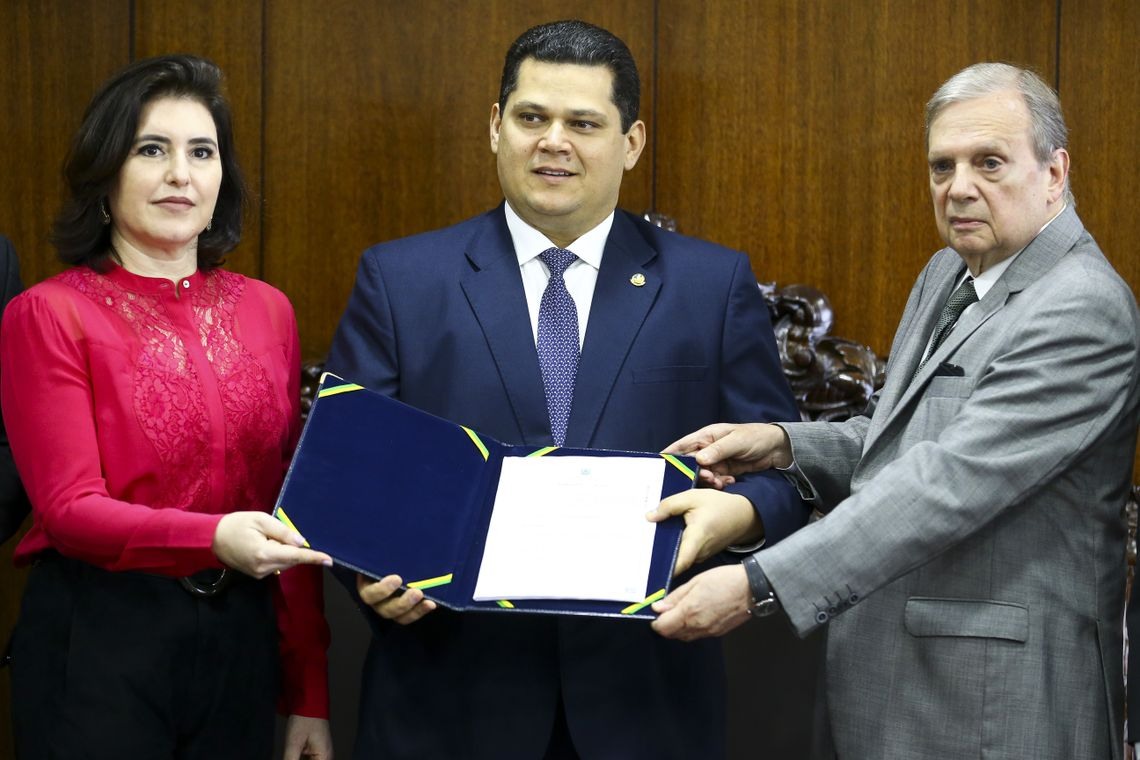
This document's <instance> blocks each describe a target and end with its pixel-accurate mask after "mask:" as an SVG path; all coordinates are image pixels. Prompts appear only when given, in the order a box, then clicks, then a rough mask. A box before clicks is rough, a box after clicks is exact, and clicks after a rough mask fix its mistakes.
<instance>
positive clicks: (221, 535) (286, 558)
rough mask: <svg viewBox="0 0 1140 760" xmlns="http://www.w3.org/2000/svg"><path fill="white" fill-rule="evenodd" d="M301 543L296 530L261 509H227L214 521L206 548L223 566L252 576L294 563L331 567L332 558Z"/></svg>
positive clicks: (275, 570) (303, 542)
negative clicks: (219, 518) (210, 541)
mask: <svg viewBox="0 0 1140 760" xmlns="http://www.w3.org/2000/svg"><path fill="white" fill-rule="evenodd" d="M304 545H305V539H304V538H302V537H301V535H300V534H299V533H297V531H295V530H290V529H289V528H287V527H285V525H284V524H283V523H282V522H281V521H280V520H276V519H274V518H272V517H270V516H269V515H267V514H265V513H264V512H231V513H230V514H228V515H226V516H225V517H223V518H222V519H221V520H219V521H218V527H217V528H216V529H215V530H214V541H213V544H212V545H211V547H210V548H211V549H213V551H214V556H216V557H217V558H218V559H219V560H220V561H221V563H222V564H223V565H225V566H227V567H231V568H233V569H234V570H238V571H240V572H243V573H245V574H246V575H252V576H253V577H254V578H264V577H265V576H267V575H269V574H270V573H274V572H278V571H280V570H286V569H288V568H290V567H293V566H294V565H325V566H326V567H331V566H332V557H330V556H329V555H327V554H325V553H324V552H317V551H313V550H312V549H304V548H302V547H304Z"/></svg>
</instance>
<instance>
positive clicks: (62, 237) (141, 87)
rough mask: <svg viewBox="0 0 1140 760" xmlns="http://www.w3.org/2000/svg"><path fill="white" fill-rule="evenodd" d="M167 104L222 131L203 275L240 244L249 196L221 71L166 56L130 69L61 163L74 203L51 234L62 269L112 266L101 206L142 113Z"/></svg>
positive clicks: (202, 245)
mask: <svg viewBox="0 0 1140 760" xmlns="http://www.w3.org/2000/svg"><path fill="white" fill-rule="evenodd" d="M163 97H176V98H189V99H190V100H194V101H197V102H198V103H201V104H202V105H203V106H205V108H206V110H207V111H209V112H210V116H212V117H213V119H214V127H215V128H216V129H217V131H218V151H219V153H220V157H221V161H222V185H221V189H220V190H219V192H218V201H217V205H216V206H215V207H214V216H213V219H212V220H211V225H210V229H209V230H205V231H204V232H202V234H201V235H199V236H198V268H199V269H201V270H203V271H205V270H209V269H213V268H215V267H217V266H220V265H221V264H222V263H223V260H222V257H223V256H224V255H225V254H226V253H228V252H229V251H231V250H233V247H234V246H235V245H237V244H238V241H239V240H241V224H242V214H243V212H244V210H245V206H246V205H247V204H248V202H249V194H248V191H247V190H246V186H245V180H244V179H243V177H242V172H241V167H240V166H239V165H238V161H237V156H236V155H235V151H234V136H233V120H232V118H231V116H230V107H229V104H228V103H227V102H226V99H225V97H224V96H223V95H222V71H221V69H219V68H218V66H217V64H215V63H213V62H212V61H209V60H206V59H205V58H199V57H198V56H194V55H164V56H160V57H157V58H146V59H143V60H140V61H136V62H135V63H132V64H131V65H130V66H127V67H126V68H125V69H123V70H122V71H120V72H119V73H117V74H115V75H114V76H113V77H111V79H109V80H108V81H107V82H106V83H105V84H104V85H103V87H102V88H101V89H100V90H99V91H98V92H97V93H95V97H93V98H92V99H91V103H90V104H89V105H88V106H87V111H86V112H85V113H84V115H83V123H82V124H81V125H80V127H79V131H78V132H76V133H75V137H74V139H73V140H72V143H71V149H70V151H68V154H67V159H66V160H65V161H64V163H63V177H64V181H65V182H66V184H67V189H68V193H69V195H68V198H67V200H66V201H65V202H64V204H63V208H62V209H61V210H60V213H59V216H58V217H56V220H55V224H54V225H53V227H52V243H54V244H55V247H56V250H57V251H58V252H59V258H60V259H61V260H62V261H63V262H64V263H67V264H73V265H74V264H85V265H87V266H89V267H91V268H92V269H94V270H96V271H105V270H106V269H107V267H108V266H109V261H108V260H109V257H110V256H111V228H110V225H107V224H104V222H103V212H102V209H103V208H104V205H103V204H104V203H106V201H107V195H108V193H109V192H110V190H111V188H112V187H113V186H114V184H115V180H116V179H117V178H118V176H119V170H120V169H121V168H122V166H123V163H124V162H125V161H126V160H127V156H128V155H129V154H130V151H131V147H132V145H133V144H134V141H135V134H136V133H137V132H138V126H139V115H140V114H141V113H142V110H143V107H144V106H146V104H147V103H149V102H150V101H152V100H155V99H157V98H163Z"/></svg>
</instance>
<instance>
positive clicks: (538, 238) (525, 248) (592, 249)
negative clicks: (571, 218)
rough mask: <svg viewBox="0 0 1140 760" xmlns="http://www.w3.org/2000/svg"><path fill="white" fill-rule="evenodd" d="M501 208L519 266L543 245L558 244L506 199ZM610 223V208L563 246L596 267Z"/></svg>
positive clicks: (549, 246)
mask: <svg viewBox="0 0 1140 760" xmlns="http://www.w3.org/2000/svg"><path fill="white" fill-rule="evenodd" d="M503 210H504V211H505V212H506V214H507V229H508V230H510V233H511V242H512V243H514V246H515V256H517V257H518V260H519V266H522V265H523V264H526V263H527V262H528V261H530V260H531V259H534V258H536V257H537V256H538V255H539V254H540V253H542V252H543V251H545V250H546V249H547V248H557V247H558V246H556V245H555V244H554V243H553V242H551V240H550V238H548V237H547V236H546V235H543V234H542V233H541V232H539V231H538V230H536V229H535V228H534V227H531V226H530V225H529V224H527V223H526V222H525V221H523V218H522V217H521V216H519V215H518V214H516V213H515V210H514V209H513V208H511V204H510V203H504V204H503ZM613 225H614V212H612V211H611V212H610V215H609V216H607V217H606V218H605V219H603V220H602V221H601V223H600V224H598V226H597V227H594V228H593V229H592V230H590V231H589V232H587V233H586V234H584V235H582V236H581V237H580V238H578V239H577V240H575V241H574V242H573V243H571V244H570V245H569V246H567V250H569V251H573V252H574V255H575V256H577V257H578V258H580V259H581V260H582V261H584V262H586V263H587V264H589V265H590V266H592V267H593V268H594V269H599V268H600V267H601V266H602V252H603V251H604V250H605V248H606V240H607V239H608V238H609V236H610V228H612V227H613Z"/></svg>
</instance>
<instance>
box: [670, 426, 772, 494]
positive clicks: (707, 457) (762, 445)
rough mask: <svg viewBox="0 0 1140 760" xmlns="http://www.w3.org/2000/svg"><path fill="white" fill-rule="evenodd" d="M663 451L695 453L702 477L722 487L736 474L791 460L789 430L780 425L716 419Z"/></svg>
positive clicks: (708, 482) (770, 466)
mask: <svg viewBox="0 0 1140 760" xmlns="http://www.w3.org/2000/svg"><path fill="white" fill-rule="evenodd" d="M665 453H666V454H694V455H695V456H696V459H697V464H699V465H700V466H701V473H700V475H701V481H702V482H704V483H706V484H708V485H712V486H715V487H716V488H724V486H726V485H728V484H729V483H732V482H733V481H734V480H735V478H734V476H735V475H740V474H742V473H745V472H757V471H759V470H767V469H770V468H772V467H779V468H784V467H788V466H790V465H791V463H792V446H791V444H790V443H789V442H788V434H787V433H785V432H784V429H783V428H782V427H780V426H779V425H769V424H766V423H759V422H751V423H747V424H741V425H734V424H730V423H727V422H718V423H715V424H713V425H706V426H705V427H703V428H701V429H700V430H698V431H696V432H695V433H689V434H688V435H687V436H685V437H684V438H681V439H680V440H678V441H674V442H673V443H671V444H670V445H669V447H668V448H667V449H665Z"/></svg>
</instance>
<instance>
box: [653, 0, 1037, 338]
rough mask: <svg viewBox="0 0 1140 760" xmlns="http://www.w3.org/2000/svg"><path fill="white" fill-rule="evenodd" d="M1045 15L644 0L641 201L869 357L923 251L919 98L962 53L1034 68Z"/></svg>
mask: <svg viewBox="0 0 1140 760" xmlns="http://www.w3.org/2000/svg"><path fill="white" fill-rule="evenodd" d="M1053 10H1054V9H1053V5H1052V4H1044V3H1040V2H1037V1H1036V0H1018V1H1016V2H1007V3H989V2H986V0H967V2H963V3H956V4H947V3H913V2H910V0H822V1H821V2H806V1H805V2H785V0H763V1H757V2H751V3H748V4H746V5H744V4H741V3H738V2H734V1H733V0H708V1H707V2H703V3H690V2H685V1H684V0H660V40H659V48H660V50H661V51H662V55H660V64H659V70H658V102H657V116H658V125H657V133H658V139H657V146H656V154H655V155H656V167H657V178H658V180H657V186H656V196H657V205H658V207H659V208H660V209H662V210H665V211H667V212H669V213H671V214H674V215H676V216H677V217H678V219H679V221H680V225H681V228H682V229H683V230H684V231H687V232H690V233H692V234H695V235H698V236H701V237H706V238H709V239H712V240H715V241H717V242H720V243H724V244H725V245H729V246H732V247H735V248H740V249H742V250H746V251H748V252H749V253H750V254H751V256H752V263H753V268H754V269H755V271H756V274H757V276H758V277H759V278H760V279H762V280H775V281H778V282H780V283H785V284H786V283H791V282H803V283H809V284H811V285H815V286H817V287H819V288H821V289H822V290H823V291H824V292H825V293H827V294H828V296H830V297H831V299H832V303H833V305H834V306H835V311H836V314H837V316H838V324H837V329H838V331H839V332H840V333H841V334H843V335H845V336H847V337H851V338H854V339H856V340H860V341H863V342H867V343H869V344H870V345H871V346H872V347H873V348H875V350H877V351H879V352H880V353H886V352H887V350H888V348H889V344H890V339H891V336H892V335H893V332H894V328H895V325H896V323H897V320H898V318H899V316H900V315H901V313H902V308H903V305H904V304H905V302H906V297H907V294H908V292H909V289H910V284H911V282H912V281H913V279H914V277H915V275H916V274H917V273H918V271H919V269H920V268H921V267H922V265H923V264H924V263H925V261H926V260H927V258H928V257H929V255H930V254H931V253H932V252H933V251H934V250H935V249H936V248H937V247H938V246H939V245H940V243H939V240H938V237H937V234H936V231H935V228H934V224H933V218H932V211H931V208H930V201H929V195H928V191H927V189H926V171H925V158H924V142H923V134H922V107H923V105H924V103H925V102H926V99H927V98H928V97H929V96H930V95H931V94H932V93H933V91H934V89H935V88H936V87H937V86H938V85H939V84H940V83H941V82H942V81H943V80H944V79H946V78H947V77H948V76H949V75H951V74H953V73H954V72H955V71H957V70H958V69H960V68H962V67H963V66H965V65H967V64H969V63H972V62H975V61H979V60H984V59H1006V60H1013V61H1020V62H1023V63H1026V64H1029V65H1032V66H1035V67H1037V68H1038V69H1039V70H1040V71H1042V72H1043V73H1044V74H1045V75H1046V77H1048V78H1050V79H1051V73H1052V71H1053V69H1054V50H1055V42H1054V32H1055V28H1056V19H1055V18H1053ZM664 51H668V53H667V54H665V52H664Z"/></svg>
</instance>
